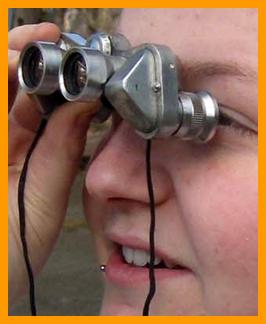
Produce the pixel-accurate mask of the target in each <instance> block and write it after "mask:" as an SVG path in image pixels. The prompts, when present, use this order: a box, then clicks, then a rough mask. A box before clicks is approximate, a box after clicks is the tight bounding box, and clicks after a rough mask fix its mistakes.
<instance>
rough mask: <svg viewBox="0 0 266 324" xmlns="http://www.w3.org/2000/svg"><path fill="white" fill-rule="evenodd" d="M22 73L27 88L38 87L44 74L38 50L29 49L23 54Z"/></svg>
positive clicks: (34, 48) (40, 54)
mask: <svg viewBox="0 0 266 324" xmlns="http://www.w3.org/2000/svg"><path fill="white" fill-rule="evenodd" d="M22 73H23V79H24V82H25V83H26V85H27V86H28V87H29V88H35V87H37V86H38V85H39V83H40V81H41V79H42V76H43V73H44V62H43V56H42V53H41V51H40V50H39V49H38V48H36V47H32V48H29V49H28V51H27V52H26V53H25V56H24V60H23V63H22Z"/></svg>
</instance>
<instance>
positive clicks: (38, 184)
mask: <svg viewBox="0 0 266 324" xmlns="http://www.w3.org/2000/svg"><path fill="white" fill-rule="evenodd" d="M119 31H120V32H121V33H123V34H124V35H125V36H126V37H127V38H128V39H129V40H130V41H131V43H132V45H133V46H136V45H139V44H141V43H145V42H146V43H157V44H164V45H167V46H169V47H170V48H171V49H172V50H173V51H174V52H175V53H176V55H177V56H178V58H179V59H180V61H181V64H182V77H181V80H180V81H181V85H182V89H183V90H185V91H199V90H205V91H209V92H210V93H211V94H212V95H213V96H214V97H215V98H216V99H217V101H218V103H219V104H220V105H223V106H226V107H227V110H228V114H231V115H233V116H234V118H235V119H236V120H237V122H236V123H234V124H232V125H230V126H219V127H218V129H217V133H216V135H215V137H214V138H213V139H212V140H211V141H210V142H208V143H207V144H203V145H199V144H195V143H193V142H186V141H182V140H179V139H178V138H170V139H162V140H158V139H156V140H153V145H152V176H153V183H154V195H155V204H156V232H155V255H156V257H157V261H158V260H159V261H164V265H165V267H164V268H163V269H156V270H155V277H156V286H157V289H156V294H155V297H154V298H153V300H152V303H151V308H150V314H151V315H256V314H257V133H256V132H255V131H254V129H256V127H257V56H258V55H257V11H256V10H255V9H127V10H124V11H123V14H122V18H121V21H120V26H119ZM59 34H60V31H59V30H58V28H57V27H56V26H54V25H52V24H41V25H38V26H23V27H19V28H16V29H14V30H13V31H11V32H10V36H9V48H10V52H9V54H10V56H9V57H10V59H9V82H10V92H11V96H10V107H11V112H10V126H9V129H10V137H9V145H10V152H9V154H10V157H9V163H10V174H9V188H10V194H9V198H10V208H9V211H10V216H9V217H10V220H9V222H10V223H9V255H10V265H9V272H10V273H9V278H10V283H9V287H10V297H11V298H13V299H14V298H15V297H16V296H18V295H19V294H20V292H21V291H23V290H24V289H25V287H26V285H27V277H26V274H25V272H24V260H23V258H22V252H21V248H20V241H19V227H18V215H17V201H16V194H17V181H18V177H19V172H20V170H21V165H22V162H23V159H24V157H25V153H26V150H27V148H28V147H29V144H30V142H31V141H32V138H33V136H34V131H35V129H36V126H37V124H38V120H39V119H40V116H39V113H38V111H37V109H36V107H35V106H34V105H35V104H34V103H33V102H32V100H30V99H29V98H28V97H27V96H26V95H25V94H22V93H20V92H19V93H18V95H17V97H16V99H15V101H13V100H14V98H15V91H16V72H15V70H16V64H17V58H18V54H19V51H20V50H21V48H22V47H23V46H24V45H25V44H26V43H27V42H29V41H31V40H49V41H56V40H57V39H58V38H59ZM65 105H68V109H66V108H65V107H63V106H62V107H60V108H59V109H58V110H57V111H55V113H54V114H53V115H52V116H51V118H50V121H49V123H48V125H47V128H46V130H45V133H44V134H43V137H42V138H41V139H40V142H39V144H38V146H37V148H36V151H35V152H34V154H33V156H32V160H31V164H30V168H29V174H28V179H27V188H26V208H27V209H26V210H27V221H28V237H27V240H28V245H29V252H30V255H31V260H32V265H33V269H34V272H35V273H37V272H38V271H39V270H40V269H41V268H42V266H43V264H44V263H45V261H46V259H47V257H48V255H49V253H50V252H51V249H52V246H53V243H54V241H55V240H56V237H57V235H58V233H59V230H60V227H61V225H62V222H63V218H64V215H65V210H66V206H67V201H68V197H69V190H70V187H71V184H72V182H73V179H74V176H75V174H76V170H77V166H78V161H79V159H80V156H81V154H82V150H83V147H84V143H85V138H86V131H87V129H88V127H89V123H90V119H91V116H92V115H91V113H88V105H87V104H80V103H79V104H77V103H75V104H72V103H67V104H65ZM91 108H93V109H92V110H93V111H96V110H97V109H98V106H97V104H95V105H94V106H92V107H91ZM25 112H26V113H25ZM145 146H146V142H145V140H144V139H142V138H141V137H139V136H138V135H137V134H136V133H135V131H134V129H132V128H131V127H130V125H128V124H127V123H126V122H125V121H123V120H120V121H119V122H118V123H117V124H116V125H115V127H114V128H113V130H112V134H111V135H110V137H109V139H108V141H107V142H106V143H105V145H104V146H103V147H102V148H101V150H100V151H98V152H97V154H96V155H95V156H94V157H93V160H92V162H91V163H90V166H89V168H88V172H87V176H86V184H85V190H84V201H85V211H86V215H87V219H88V222H89V225H90V227H91V229H92V231H93V233H94V236H95V242H96V248H97V252H98V255H99V265H100V264H105V265H106V267H105V272H104V281H105V294H104V299H103V303H102V311H101V315H141V314H142V308H143V305H144V302H145V299H146V296H147V292H148V288H149V277H148V270H147V268H146V267H145V260H144V259H145V258H147V260H148V258H149V222H150V212H149V196H148V192H147V184H146V174H145V157H144V156H145ZM44 165H45V168H44V167H43V166H44ZM44 179H48V180H47V181H44ZM159 261H158V262H159Z"/></svg>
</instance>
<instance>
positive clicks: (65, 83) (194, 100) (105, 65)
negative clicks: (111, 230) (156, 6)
mask: <svg viewBox="0 0 266 324" xmlns="http://www.w3.org/2000/svg"><path fill="white" fill-rule="evenodd" d="M178 73H179V71H178V65H177V58H176V56H175V55H174V53H173V52H172V51H171V50H170V49H169V48H168V47H166V46H163V45H156V44H143V45H141V46H138V47H131V45H130V43H129V41H128V40H127V39H126V38H125V37H124V36H123V35H121V34H117V35H113V36H111V35H107V34H105V33H95V34H93V35H92V36H91V37H90V38H89V39H88V40H86V39H84V38H83V37H81V36H80V35H77V34H71V33H63V34H62V36H61V39H60V40H59V42H57V43H51V42H33V43H30V44H28V45H26V47H25V48H24V49H23V51H22V53H21V56H20V61H19V68H18V78H19V83H20V85H21V87H22V88H23V89H24V90H25V91H26V92H27V93H28V94H31V95H33V96H34V97H35V98H36V99H37V100H38V102H39V103H40V109H41V111H42V113H43V114H46V115H49V114H50V113H51V112H52V111H53V110H54V109H55V108H56V107H57V106H58V105H60V104H61V103H63V102H64V101H73V102H75V101H82V102H92V101H96V100H98V99H99V98H100V99H101V100H102V103H103V104H102V106H103V108H102V109H101V110H103V111H104V109H106V108H107V109H108V111H112V110H115V111H116V112H117V113H118V114H119V115H120V116H121V117H122V118H123V119H125V120H126V121H128V122H129V123H130V124H131V125H132V127H133V128H134V129H135V130H136V132H137V133H138V134H140V135H141V136H142V137H144V138H147V139H148V138H153V137H160V138H163V137H169V136H177V137H180V138H182V139H186V140H196V141H198V142H206V141H208V140H209V139H210V138H212V136H213V135H214V133H215V129H216V126H217V124H218V118H219V108H218V105H217V102H216V100H215V99H214V98H213V97H212V96H211V95H210V94H209V93H207V92H199V93H190V92H183V91H179V74H178ZM107 117H108V114H105V118H107Z"/></svg>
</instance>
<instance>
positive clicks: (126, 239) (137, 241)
mask: <svg viewBox="0 0 266 324" xmlns="http://www.w3.org/2000/svg"><path fill="white" fill-rule="evenodd" d="M107 237H108V239H110V240H111V241H113V242H114V243H116V244H119V245H122V246H127V247H129V248H132V249H141V250H144V251H147V252H149V251H150V246H149V243H148V242H146V241H144V240H143V239H141V238H140V237H136V236H130V235H125V236H123V235H121V234H116V233H108V234H107ZM155 255H156V256H157V257H159V258H161V259H162V260H164V261H166V262H168V263H169V264H172V265H174V266H180V267H183V268H187V266H186V265H185V264H184V262H183V261H182V260H180V259H177V258H173V257H171V256H169V255H168V253H167V252H166V251H164V249H162V248H160V247H158V246H156V244H155Z"/></svg>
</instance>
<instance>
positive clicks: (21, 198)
mask: <svg viewBox="0 0 266 324" xmlns="http://www.w3.org/2000/svg"><path fill="white" fill-rule="evenodd" d="M46 124H47V119H45V118H43V119H42V120H41V123H40V126H39V128H38V130H37V133H36V135H35V137H34V139H33V142H32V144H31V146H30V148H29V150H28V152H27V155H26V158H25V161H24V164H23V168H22V171H21V174H20V178H19V183H18V209H19V227H20V239H21V244H22V250H23V256H24V260H25V265H26V270H27V274H28V279H29V298H30V308H31V315H32V316H36V315H37V311H36V303H35V287H34V276H33V271H32V267H31V263H30V258H29V252H28V245H27V240H26V220H25V204H24V197H25V195H24V191H25V184H26V178H27V171H28V165H29V161H30V158H31V155H32V153H33V151H34V149H35V147H36V145H37V143H38V141H39V139H40V137H41V135H42V134H43V131H44V129H45V126H46Z"/></svg>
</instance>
